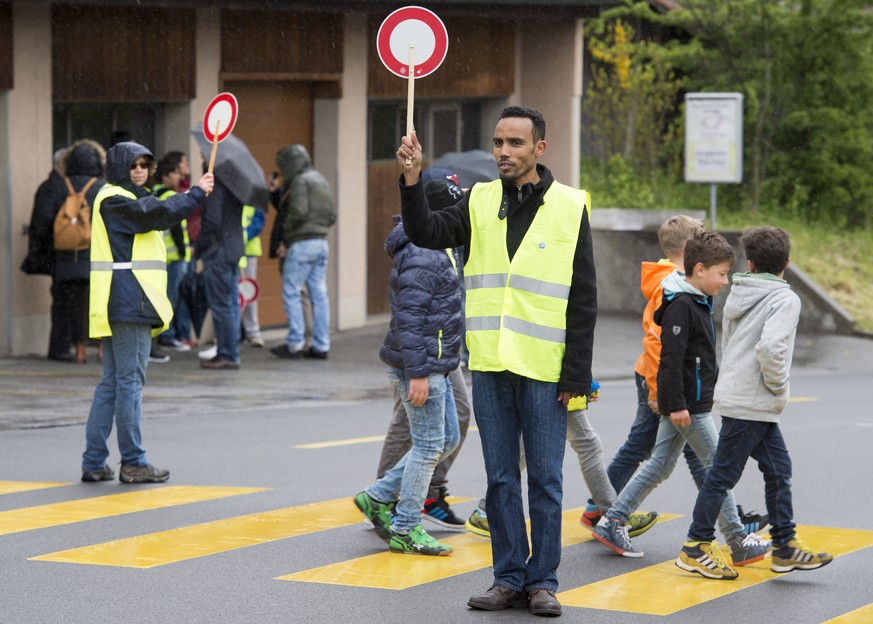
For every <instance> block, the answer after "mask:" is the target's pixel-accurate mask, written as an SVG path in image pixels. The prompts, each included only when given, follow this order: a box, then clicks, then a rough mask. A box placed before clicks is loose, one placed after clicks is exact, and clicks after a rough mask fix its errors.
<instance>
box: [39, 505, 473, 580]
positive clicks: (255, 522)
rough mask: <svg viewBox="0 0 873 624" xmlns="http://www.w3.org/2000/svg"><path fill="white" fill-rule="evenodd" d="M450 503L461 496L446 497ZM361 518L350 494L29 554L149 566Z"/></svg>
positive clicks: (43, 558) (41, 558)
mask: <svg viewBox="0 0 873 624" xmlns="http://www.w3.org/2000/svg"><path fill="white" fill-rule="evenodd" d="M448 500H449V502H462V501H465V500H469V499H466V498H456V497H453V496H450V497H449V499H448ZM359 522H363V518H362V516H361V512H360V511H358V509H357V507H355V505H354V504H353V503H352V500H351V498H338V499H335V500H330V501H324V502H319V503H311V504H308V505H299V506H297V507H288V508H286V509H276V510H273V511H267V512H263V513H256V514H250V515H247V516H239V517H236V518H228V519H226V520H216V521H214V522H207V523H205V524H195V525H192V526H187V527H182V528H181V529H173V530H170V531H161V532H160V533H150V534H148V535H139V536H137V537H130V538H127V539H121V540H116V541H113V542H106V543H104V544H95V545H93V546H85V547H83V548H74V549H72V550H65V551H61V552H56V553H51V554H48V555H42V556H39V557H33V558H32V559H34V560H37V561H60V562H65V563H87V564H92V565H107V566H117V567H125V568H153V567H155V566H160V565H166V564H168V563H176V562H178V561H185V560H186V559H194V558H196V557H204V556H206V555H214V554H217V553H222V552H227V551H230V550H236V549H238V548H245V547H247V546H256V545H258V544H264V543H266V542H273V541H276V540H280V539H287V538H289V537H297V536H299V535H306V534H307V533H316V532H318V531H325V530H327V529H334V528H337V527H342V526H348V525H351V524H357V523H359Z"/></svg>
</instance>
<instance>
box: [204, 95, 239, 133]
mask: <svg viewBox="0 0 873 624" xmlns="http://www.w3.org/2000/svg"><path fill="white" fill-rule="evenodd" d="M232 120H233V107H232V106H231V103H230V102H229V101H227V100H221V101H219V102H217V103H216V104H215V106H214V107H212V110H211V111H209V120H208V123H209V130H210V131H211V132H212V133H213V134H214V133H215V132H216V131H217V132H219V133H221V134H223V133H224V131H225V130H227V127H228V126H229V125H230V122H231V121H232ZM219 121H221V127H220V128H218V122H219Z"/></svg>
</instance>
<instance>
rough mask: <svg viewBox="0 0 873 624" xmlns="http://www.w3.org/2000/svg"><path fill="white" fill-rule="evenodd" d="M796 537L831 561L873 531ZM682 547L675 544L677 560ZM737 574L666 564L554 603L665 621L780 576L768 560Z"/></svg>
mask: <svg viewBox="0 0 873 624" xmlns="http://www.w3.org/2000/svg"><path fill="white" fill-rule="evenodd" d="M797 533H798V535H799V536H800V538H801V539H802V540H803V541H804V542H805V543H806V544H807V545H811V547H812V548H821V549H822V550H827V552H829V553H830V554H832V555H833V556H835V557H838V556H841V555H846V554H848V553H851V552H855V551H856V550H861V549H863V548H869V547H870V546H873V531H861V530H853V529H838V528H831V527H814V526H802V527H798V531H797ZM681 546H682V545H681V544H677V547H676V554H677V556H678V554H679V549H680V548H681ZM738 572H739V573H740V576H739V578H738V579H736V580H733V581H717V580H713V579H706V578H703V577H702V576H700V575H697V574H690V573H688V572H685V571H683V570H680V569H679V568H678V567H676V564H675V563H674V560H673V559H671V560H670V561H665V562H664V563H659V564H657V565H653V566H649V567H647V568H643V569H641V570H635V571H633V572H628V573H627V574H622V575H620V576H616V577H612V578H609V579H604V580H602V581H598V582H597V583H591V584H590V585H585V586H583V587H577V588H575V589H570V590H568V591H565V592H561V593H560V594H558V599H559V600H560V601H561V604H563V605H564V606H568V607H587V608H589V609H606V610H609V611H624V612H630V613H645V614H649V615H670V614H672V613H676V612H677V611H681V610H683V609H688V608H689V607H693V606H695V605H699V604H701V603H704V602H706V601H708V600H714V599H716V598H720V597H722V596H726V595H728V594H732V593H734V592H736V591H739V590H741V589H745V588H747V587H752V586H754V585H757V584H759V583H763V582H764V581H769V580H771V579H774V578H776V577H778V576H785V575H784V574H777V573H775V572H771V571H770V559H769V558H767V559H765V560H764V561H761V562H759V563H755V564H752V565H750V566H743V567H742V568H739V569H738ZM805 573H806V572H803V574H805Z"/></svg>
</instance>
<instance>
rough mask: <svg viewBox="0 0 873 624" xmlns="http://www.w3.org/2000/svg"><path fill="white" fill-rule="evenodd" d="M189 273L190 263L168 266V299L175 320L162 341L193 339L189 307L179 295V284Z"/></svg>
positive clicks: (181, 261)
mask: <svg viewBox="0 0 873 624" xmlns="http://www.w3.org/2000/svg"><path fill="white" fill-rule="evenodd" d="M187 272H188V263H187V262H185V261H184V260H176V261H175V262H170V263H169V264H167V298H168V299H169V300H170V305H171V306H173V320H172V321H171V322H170V327H169V329H167V331H165V332H163V333H162V334H161V335H160V337H159V338H160V339H159V340H158V342H160V341H161V340H166V341H170V340H188V339H189V338H191V317H190V315H189V314H188V305H187V304H186V303H185V300H184V299H182V297H181V296H180V294H179V284H180V283H181V282H182V278H183V277H185V274H186V273H187Z"/></svg>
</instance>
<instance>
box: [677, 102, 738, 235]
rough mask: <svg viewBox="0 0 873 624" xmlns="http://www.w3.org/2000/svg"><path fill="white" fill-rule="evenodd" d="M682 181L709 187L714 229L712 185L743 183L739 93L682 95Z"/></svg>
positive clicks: (713, 188)
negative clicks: (683, 116)
mask: <svg viewBox="0 0 873 624" xmlns="http://www.w3.org/2000/svg"><path fill="white" fill-rule="evenodd" d="M685 181H686V182H704V183H709V184H710V206H709V208H710V221H711V226H712V229H715V227H716V224H715V209H716V186H715V185H716V184H739V183H740V182H742V181H743V94H742V93H686V94H685Z"/></svg>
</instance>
